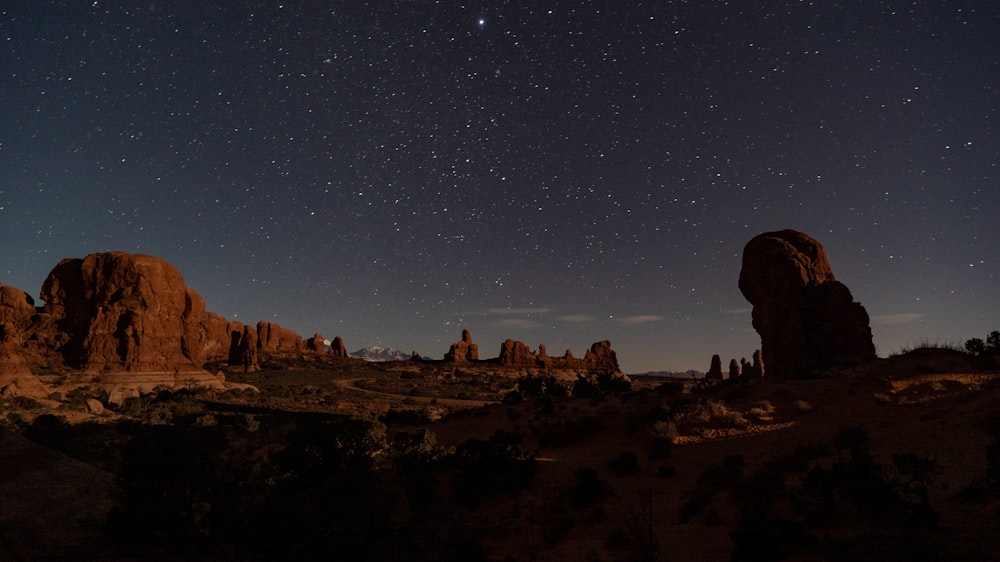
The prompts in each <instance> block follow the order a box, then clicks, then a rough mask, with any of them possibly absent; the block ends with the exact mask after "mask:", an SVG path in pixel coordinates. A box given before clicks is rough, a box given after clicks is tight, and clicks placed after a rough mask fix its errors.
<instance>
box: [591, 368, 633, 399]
mask: <svg viewBox="0 0 1000 562" xmlns="http://www.w3.org/2000/svg"><path fill="white" fill-rule="evenodd" d="M597 386H598V388H600V390H601V392H602V393H604V394H618V393H622V392H628V391H629V390H631V389H632V381H630V380H629V379H628V378H626V377H621V376H617V375H616V374H615V373H611V372H602V373H598V374H597Z"/></svg>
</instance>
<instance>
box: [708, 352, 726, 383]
mask: <svg viewBox="0 0 1000 562" xmlns="http://www.w3.org/2000/svg"><path fill="white" fill-rule="evenodd" d="M705 378H706V379H708V380H716V381H721V380H723V379H724V378H725V377H724V376H723V375H722V358H721V357H719V354H715V355H713V356H712V363H711V365H710V366H709V367H708V372H707V373H705Z"/></svg>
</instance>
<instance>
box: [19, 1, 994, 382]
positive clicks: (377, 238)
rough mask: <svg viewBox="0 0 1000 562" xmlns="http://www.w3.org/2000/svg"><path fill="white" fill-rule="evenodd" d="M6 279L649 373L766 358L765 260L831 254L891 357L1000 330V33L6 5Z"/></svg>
mask: <svg viewBox="0 0 1000 562" xmlns="http://www.w3.org/2000/svg"><path fill="white" fill-rule="evenodd" d="M0 44H2V45H3V49H4V51H5V53H6V54H5V55H4V56H3V57H0V240H3V242H4V243H3V244H2V245H0V282H2V283H3V284H10V285H14V286H17V287H19V288H21V289H23V290H25V291H27V292H28V293H29V294H32V295H33V296H36V297H37V294H38V289H39V287H40V286H41V283H42V281H43V280H44V278H45V276H46V275H47V274H48V272H49V271H50V270H51V268H52V267H53V266H55V264H56V263H57V262H58V260H60V259H62V258H64V257H82V256H84V255H86V254H89V253H92V252H98V251H106V250H113V249H114V250H126V251H131V252H142V253H148V254H153V255H156V256H160V257H163V258H164V259H166V260H167V261H169V262H170V263H172V264H173V265H175V266H176V267H177V268H178V269H179V270H180V271H181V273H182V274H183V275H184V276H185V280H186V282H187V284H188V285H189V286H191V287H193V288H194V289H196V290H197V291H198V292H199V293H201V295H202V296H203V297H204V298H205V300H206V302H207V304H208V308H209V309H210V310H213V311H215V312H219V313H220V314H223V315H225V316H227V317H228V318H231V319H236V320H241V321H246V322H256V321H257V320H269V321H273V322H278V323H280V324H281V325H283V326H286V327H288V328H291V329H293V330H296V331H298V332H299V333H301V334H303V335H304V336H310V335H312V333H314V332H320V333H322V334H324V335H325V336H327V337H330V338H332V337H333V336H335V335H340V336H341V337H343V338H344V340H345V342H346V343H347V345H348V347H349V348H351V349H357V348H359V347H362V346H368V345H375V344H377V345H382V346H391V347H397V348H401V349H404V350H406V351H409V350H411V349H414V350H417V351H419V352H420V353H422V354H424V355H430V356H435V357H440V356H442V355H443V354H444V353H445V352H446V351H447V349H448V345H449V344H450V343H451V342H453V341H456V340H457V339H459V337H460V334H461V330H462V329H463V328H468V329H469V330H470V331H471V332H472V335H473V338H474V339H475V341H476V342H477V343H478V344H479V345H480V349H481V354H482V355H483V356H485V357H492V356H495V355H496V352H497V351H498V350H499V345H500V343H501V342H502V341H503V340H504V339H506V338H513V339H517V340H521V341H524V342H525V343H527V344H529V345H531V346H532V347H535V346H537V345H538V344H539V343H543V344H546V346H547V348H548V349H549V351H550V353H554V352H558V353H561V350H562V349H565V348H571V349H572V350H573V352H574V354H576V355H582V353H583V351H584V349H585V348H586V347H587V346H589V345H590V343H592V342H594V341H597V340H601V339H610V340H611V341H612V344H613V346H614V348H615V349H616V351H618V355H619V359H620V361H621V363H622V366H623V368H624V369H625V370H626V371H629V372H640V371H646V370H659V369H672V370H683V369H689V368H694V369H700V370H704V369H706V368H707V365H708V360H709V358H710V356H711V355H712V354H713V353H720V354H721V355H723V357H724V358H728V357H737V358H738V357H740V356H750V354H751V353H752V352H753V350H754V349H755V348H757V347H759V338H758V337H757V335H756V333H754V332H753V330H752V327H751V325H750V314H749V304H748V303H747V302H746V301H745V300H744V299H743V297H742V295H741V294H740V292H739V290H738V288H737V286H736V284H737V279H738V277H739V270H740V260H741V255H742V249H743V245H744V244H745V243H746V242H747V241H749V240H750V238H752V237H753V236H755V235H756V234H758V233H760V232H764V231H769V230H779V229H783V228H795V229H798V230H802V231H803V232H806V233H808V234H810V235H812V236H813V237H815V238H816V239H817V240H819V241H820V242H821V243H822V244H823V245H824V246H825V247H826V250H827V254H828V255H829V257H830V261H831V265H832V267H833V270H834V272H835V274H836V275H837V277H838V279H840V280H841V281H843V282H844V283H845V284H846V285H847V286H848V287H850V289H851V290H852V292H853V294H854V297H855V299H856V300H858V301H860V302H861V303H862V304H864V305H865V307H866V308H867V309H868V312H869V314H870V315H871V316H872V319H873V326H872V329H873V332H874V334H875V343H876V345H877V347H878V351H879V353H880V355H887V354H888V353H891V352H894V351H898V350H900V349H901V348H903V347H906V346H913V345H915V344H917V343H921V342H932V343H961V342H964V341H965V339H968V338H971V337H982V336H983V335H984V334H985V333H987V332H988V331H990V330H994V329H998V328H1000V289H998V288H997V287H998V284H997V280H998V276H1000V263H998V260H997V256H998V255H1000V254H998V250H997V243H996V239H997V234H998V233H1000V228H998V227H997V222H996V220H997V217H998V216H1000V191H998V189H1000V185H998V184H1000V170H998V162H1000V131H998V126H1000V121H998V120H1000V57H997V56H996V53H997V52H1000V8H998V7H994V6H992V5H990V4H988V3H977V2H962V3H959V2H878V3H864V5H860V4H857V3H844V2H797V1H796V2H791V1H779V2H720V1H716V2H711V1H710V2H681V1H678V2H630V3H621V2H561V1H547V2H481V3H462V2H451V1H444V0H442V1H432V0H413V1H398V2H371V3H363V2H306V1H303V2H285V3H277V2H263V1H259V2H240V3H229V2H220V3H199V2H189V1H179V2H157V1H153V2H149V3H143V4H141V5H137V6H132V5H129V6H122V5H120V3H113V2H103V1H96V2H94V1H89V2H80V1H58V2H57V1H51V2H45V1H28V0H13V1H10V2H5V3H4V5H3V7H0Z"/></svg>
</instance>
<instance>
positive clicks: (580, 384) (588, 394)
mask: <svg viewBox="0 0 1000 562" xmlns="http://www.w3.org/2000/svg"><path fill="white" fill-rule="evenodd" d="M572 394H573V398H596V397H598V396H600V395H601V389H600V388H599V387H598V386H597V384H596V383H595V382H593V381H591V380H590V379H588V378H587V377H584V376H583V375H577V378H576V382H574V383H573V391H572Z"/></svg>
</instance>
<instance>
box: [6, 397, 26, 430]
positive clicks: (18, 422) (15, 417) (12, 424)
mask: <svg viewBox="0 0 1000 562" xmlns="http://www.w3.org/2000/svg"><path fill="white" fill-rule="evenodd" d="M0 405H2V402H0ZM2 422H3V425H4V426H5V427H7V428H9V429H11V430H13V431H17V432H23V431H24V430H25V429H27V428H28V425H29V424H28V422H27V421H25V419H24V416H22V415H21V414H19V413H17V412H8V413H7V415H6V416H5V417H4V418H3V420H2Z"/></svg>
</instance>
